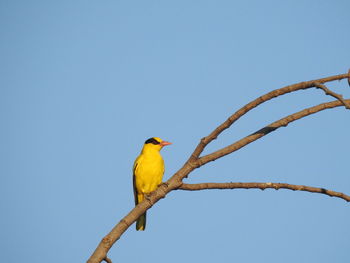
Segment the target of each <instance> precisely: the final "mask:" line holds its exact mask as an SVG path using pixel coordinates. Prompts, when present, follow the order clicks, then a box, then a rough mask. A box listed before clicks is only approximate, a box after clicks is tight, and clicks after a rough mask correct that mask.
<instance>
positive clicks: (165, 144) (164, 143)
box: [160, 141, 171, 147]
mask: <svg viewBox="0 0 350 263" xmlns="http://www.w3.org/2000/svg"><path fill="white" fill-rule="evenodd" d="M170 144H171V142H167V141H162V142H161V143H160V145H161V146H162V147H163V146H167V145H170Z"/></svg>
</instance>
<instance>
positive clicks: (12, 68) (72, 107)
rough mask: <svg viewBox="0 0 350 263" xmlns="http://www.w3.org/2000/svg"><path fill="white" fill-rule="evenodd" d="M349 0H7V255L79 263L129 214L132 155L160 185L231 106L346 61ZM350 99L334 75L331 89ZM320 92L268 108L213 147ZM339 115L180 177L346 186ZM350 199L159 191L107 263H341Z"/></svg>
mask: <svg viewBox="0 0 350 263" xmlns="http://www.w3.org/2000/svg"><path fill="white" fill-rule="evenodd" d="M349 8H350V4H349V2H348V1H341V0H339V1H298V0H297V1H176V2H174V1H16V0H14V1H1V2H0V36H1V41H0V57H1V59H0V74H1V78H0V120H1V124H2V126H1V127H2V129H1V130H0V134H1V137H0V138H1V147H0V155H1V166H0V173H1V184H0V190H1V191H0V208H1V211H2V216H1V218H0V227H1V239H0V241H1V244H0V247H1V251H2V253H1V254H2V260H3V261H4V262H84V261H85V260H86V259H87V258H88V257H89V256H90V254H91V253H92V252H93V250H94V249H95V247H96V246H97V244H98V242H99V241H100V239H101V238H102V237H103V236H104V235H105V234H107V233H108V232H109V231H110V229H111V228H112V227H113V226H114V225H115V224H116V223H117V222H118V221H119V220H120V219H121V218H122V217H123V216H125V215H126V213H127V212H128V211H130V209H132V207H133V204H134V201H133V193H132V174H131V168H132V164H133V161H134V159H135V158H136V156H137V155H138V154H139V151H140V149H141V147H142V144H143V142H144V141H145V139H147V138H149V137H152V136H159V137H161V138H163V139H166V140H169V141H171V142H173V145H172V146H169V147H168V148H166V149H164V150H163V152H162V153H163V156H164V159H165V162H166V174H165V179H167V178H169V177H170V176H171V175H172V174H173V173H174V172H176V170H177V169H179V168H180V167H181V166H182V164H183V162H184V161H185V160H186V159H187V158H188V156H189V155H190V154H191V152H192V150H193V149H194V147H195V146H196V144H197V143H198V141H199V139H200V138H202V137H203V136H205V135H207V134H208V133H209V132H210V131H211V130H213V129H214V128H215V127H216V126H217V125H218V124H220V123H221V122H222V121H224V120H225V119H226V118H227V117H228V116H229V115H230V114H232V113H233V112H234V111H235V110H237V109H238V108H240V107H241V106H243V105H244V104H246V103H248V102H249V101H251V100H253V99H255V98H256V97H258V96H260V95H262V94H264V93H266V92H268V91H271V90H273V89H276V88H280V87H282V86H285V85H288V84H292V83H296V82H300V81H305V80H311V79H316V78H320V77H324V76H330V75H335V74H341V73H345V72H347V70H348V69H349V68H350V63H349V62H350V52H349V47H350V37H349V34H348V31H349V28H350V19H349V15H348V13H349V12H348V10H349ZM329 87H331V88H332V89H333V90H334V91H336V92H339V93H341V94H343V95H344V96H345V97H347V98H349V97H350V91H349V87H348V86H347V84H346V82H345V81H341V82H335V83H331V84H330V85H329ZM330 100H332V98H330V97H326V96H325V95H324V94H322V92H321V91H319V90H309V91H300V92H298V93H295V94H290V95H286V96H283V97H281V98H278V99H276V100H273V101H270V102H268V103H266V104H264V105H263V106H261V107H260V108H258V109H255V110H253V111H252V112H250V113H249V114H247V115H246V116H244V117H243V118H242V119H241V120H239V121H238V122H237V123H236V124H235V125H234V126H233V127H232V128H231V129H230V130H228V131H226V132H225V133H223V134H222V136H221V137H220V138H219V139H218V140H216V141H215V142H213V144H212V145H210V147H208V149H207V150H206V153H208V152H210V151H213V150H215V149H218V148H220V147H222V146H224V145H227V144H228V143H232V142H234V141H235V140H237V139H240V138H241V137H243V136H245V135H247V134H250V133H252V132H254V131H256V130H258V129H260V128H261V127H263V126H264V125H266V124H269V123H271V122H273V121H275V120H277V119H279V118H281V117H283V116H285V115H287V114H291V113H293V112H296V111H299V110H301V109H303V108H306V107H309V106H313V105H316V104H319V103H321V102H325V101H330ZM349 120H350V115H349V111H346V110H345V109H344V108H337V109H333V110H328V111H325V112H322V113H320V114H317V115H313V116H310V117H307V118H305V119H302V120H300V121H297V122H295V123H293V124H291V125H290V126H288V127H287V128H282V129H280V130H278V131H276V132H274V133H272V134H270V135H268V136H266V137H264V138H263V139H261V140H259V141H257V142H254V143H253V144H251V145H249V146H247V147H245V148H244V149H242V150H240V151H239V152H236V153H234V154H232V155H230V156H227V157H225V158H222V159H220V160H218V161H216V162H213V163H209V164H208V165H207V166H205V167H203V168H201V169H200V170H197V171H195V172H194V173H193V174H191V176H190V177H189V178H188V179H186V182H214V181H215V182H227V181H233V182H235V181H238V182H250V181H261V182H287V183H293V184H305V185H311V186H318V187H324V188H329V189H333V190H335V191H340V192H345V193H348V194H350V178H349V166H348V158H349V153H348V149H349V140H348V137H349V134H350V122H349ZM349 220H350V210H349V204H348V203H346V202H345V201H343V200H340V199H336V198H330V197H328V196H323V195H317V194H311V193H299V192H292V191H287V190H279V191H274V190H266V191H264V192H262V191H260V190H225V191H200V192H181V191H176V192H173V193H170V194H169V195H168V196H167V198H166V199H164V200H161V201H160V202H159V203H157V204H156V205H155V206H154V207H153V208H152V209H151V210H150V211H149V212H148V222H147V230H146V231H145V232H143V233H140V232H136V231H135V228H134V226H132V227H131V228H130V229H129V230H128V231H127V232H126V233H125V234H124V236H123V237H122V238H121V239H120V241H119V242H118V243H117V244H116V245H115V246H114V247H113V248H112V249H111V251H110V254H109V256H110V258H111V259H112V260H113V262H137V261H140V260H142V261H143V262H153V263H155V262H164V261H167V262H170V263H171V262H179V261H181V262H198V261H200V262H213V261H214V260H215V261H217V262H229V261H232V260H234V261H237V262H257V261H260V262H261V261H262V262H266V261H269V262H281V260H282V261H283V262H286V263H288V262H296V261H298V262H319V263H323V262H330V261H331V262H349V260H350V255H349V247H348V244H349V236H350V229H349Z"/></svg>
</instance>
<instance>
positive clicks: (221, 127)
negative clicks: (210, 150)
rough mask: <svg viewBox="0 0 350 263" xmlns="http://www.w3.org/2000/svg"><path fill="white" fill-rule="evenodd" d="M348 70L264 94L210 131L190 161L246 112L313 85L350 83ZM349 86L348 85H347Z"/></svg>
mask: <svg viewBox="0 0 350 263" xmlns="http://www.w3.org/2000/svg"><path fill="white" fill-rule="evenodd" d="M349 76H350V70H349V73H345V74H340V75H335V76H330V77H326V78H321V79H317V80H310V81H305V82H300V83H297V84H293V85H289V86H286V87H283V88H280V89H276V90H273V91H271V92H269V93H266V94H265V95H263V96H260V97H259V98H257V99H255V100H253V101H251V102H249V103H248V104H246V105H245V106H243V107H242V108H240V109H239V110H238V111H236V112H235V113H234V114H232V115H231V116H230V117H229V118H228V119H227V120H226V121H225V122H223V123H222V124H221V125H219V126H218V127H217V128H216V129H215V130H214V131H212V132H211V133H210V134H209V135H208V136H206V137H204V138H202V139H201V140H200V142H199V144H198V145H197V147H196V149H195V150H194V152H193V153H192V155H191V157H190V161H194V160H196V159H197V158H198V157H199V156H200V154H201V153H202V152H203V150H204V148H205V147H206V146H207V145H208V144H209V143H210V142H211V141H213V140H215V139H216V138H217V137H218V136H219V135H220V134H221V133H222V132H223V131H224V130H226V129H228V128H229V127H230V126H231V125H232V124H233V123H234V122H235V121H237V120H238V119H239V118H240V117H242V116H243V115H245V114H246V113H247V112H248V111H250V110H252V109H254V108H255V107H257V106H259V105H260V104H262V103H264V102H266V101H269V100H271V99H273V98H276V97H279V96H282V95H284V94H287V93H290V92H294V91H297V90H303V89H309V88H313V87H314V84H315V83H321V84H322V83H326V82H330V81H334V80H342V79H345V78H348V80H349V81H350V77H349ZM349 83H350V82H349ZM349 85H350V84H349Z"/></svg>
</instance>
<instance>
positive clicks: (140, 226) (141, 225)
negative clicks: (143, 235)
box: [136, 213, 146, 231]
mask: <svg viewBox="0 0 350 263" xmlns="http://www.w3.org/2000/svg"><path fill="white" fill-rule="evenodd" d="M145 228H146V213H144V214H143V215H141V216H140V217H139V218H138V219H137V221H136V230H137V231H140V230H141V231H144V230H145Z"/></svg>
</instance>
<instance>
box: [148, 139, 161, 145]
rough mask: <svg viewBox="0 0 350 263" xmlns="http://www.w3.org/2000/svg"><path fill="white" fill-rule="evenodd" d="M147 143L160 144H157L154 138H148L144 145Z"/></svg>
mask: <svg viewBox="0 0 350 263" xmlns="http://www.w3.org/2000/svg"><path fill="white" fill-rule="evenodd" d="M147 143H152V144H154V145H157V144H160V142H158V141H157V140H156V139H154V138H149V139H148V140H147V141H145V144H147Z"/></svg>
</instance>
